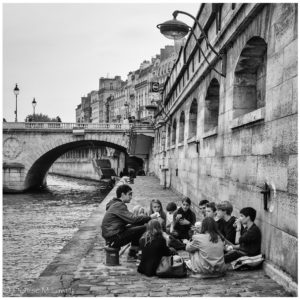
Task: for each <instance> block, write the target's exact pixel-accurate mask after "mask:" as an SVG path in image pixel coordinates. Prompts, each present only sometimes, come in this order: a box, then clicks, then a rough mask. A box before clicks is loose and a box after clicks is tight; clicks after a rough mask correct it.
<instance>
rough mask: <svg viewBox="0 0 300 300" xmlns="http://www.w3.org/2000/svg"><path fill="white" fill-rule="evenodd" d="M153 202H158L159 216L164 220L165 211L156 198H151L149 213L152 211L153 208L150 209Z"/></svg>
mask: <svg viewBox="0 0 300 300" xmlns="http://www.w3.org/2000/svg"><path fill="white" fill-rule="evenodd" d="M153 203H155V204H159V205H160V212H159V214H160V216H161V218H162V219H164V220H166V219H167V216H166V213H165V212H164V209H163V206H162V204H161V202H160V200H158V199H152V200H151V202H150V215H151V214H153V213H154V211H153V209H152V204H153Z"/></svg>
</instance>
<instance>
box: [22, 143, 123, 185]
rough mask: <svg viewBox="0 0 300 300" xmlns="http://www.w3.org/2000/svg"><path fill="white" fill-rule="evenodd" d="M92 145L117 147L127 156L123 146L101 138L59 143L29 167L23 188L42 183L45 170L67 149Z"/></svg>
mask: <svg viewBox="0 0 300 300" xmlns="http://www.w3.org/2000/svg"><path fill="white" fill-rule="evenodd" d="M92 145H93V146H95V147H100V146H105V147H110V148H113V149H117V150H119V151H120V152H124V153H125V156H128V154H127V150H126V148H125V147H123V146H120V145H117V144H114V143H111V142H107V141H101V140H79V141H74V142H69V143H66V144H63V145H59V146H57V147H54V148H52V149H50V150H49V151H46V152H45V153H44V154H42V155H41V156H39V157H38V158H37V159H36V160H35V161H34V162H33V164H32V165H31V166H30V167H29V170H28V172H27V174H26V177H25V181H24V190H28V189H34V188H38V187H40V186H42V185H44V184H45V179H46V175H47V172H48V170H49V169H50V167H51V166H52V164H53V163H54V162H55V161H56V160H57V159H58V158H59V157H60V156H62V155H63V154H65V153H66V152H68V151H69V150H75V149H77V148H82V147H91V146H92Z"/></svg>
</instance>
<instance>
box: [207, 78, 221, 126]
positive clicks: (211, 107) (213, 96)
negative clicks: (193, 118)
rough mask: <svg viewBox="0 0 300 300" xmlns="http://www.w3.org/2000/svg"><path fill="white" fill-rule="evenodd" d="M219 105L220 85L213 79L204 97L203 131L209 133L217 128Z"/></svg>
mask: <svg viewBox="0 0 300 300" xmlns="http://www.w3.org/2000/svg"><path fill="white" fill-rule="evenodd" d="M219 104H220V84H219V81H218V80H217V79H216V78H213V79H212V80H211V82H210V84H209V86H208V89H207V93H206V97H205V109H204V131H209V130H212V129H214V128H215V127H217V126H218V119H219Z"/></svg>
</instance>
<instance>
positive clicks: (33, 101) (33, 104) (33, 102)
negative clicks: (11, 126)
mask: <svg viewBox="0 0 300 300" xmlns="http://www.w3.org/2000/svg"><path fill="white" fill-rule="evenodd" d="M36 105H37V102H36V101H35V98H33V100H32V107H33V121H34V120H35V107H36Z"/></svg>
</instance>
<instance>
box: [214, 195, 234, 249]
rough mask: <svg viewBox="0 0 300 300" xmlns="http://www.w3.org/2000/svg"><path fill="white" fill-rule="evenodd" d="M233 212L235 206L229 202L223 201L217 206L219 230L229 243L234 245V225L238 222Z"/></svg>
mask: <svg viewBox="0 0 300 300" xmlns="http://www.w3.org/2000/svg"><path fill="white" fill-rule="evenodd" d="M232 211H233V206H232V204H231V203H230V202H229V201H222V202H221V203H219V204H217V219H218V220H217V224H218V230H219V232H220V233H221V234H222V236H223V237H224V238H225V239H226V240H227V241H229V243H231V244H234V243H235V228H234V226H233V224H234V223H235V221H236V217H234V216H232V215H231V214H232Z"/></svg>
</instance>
